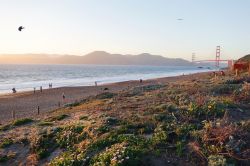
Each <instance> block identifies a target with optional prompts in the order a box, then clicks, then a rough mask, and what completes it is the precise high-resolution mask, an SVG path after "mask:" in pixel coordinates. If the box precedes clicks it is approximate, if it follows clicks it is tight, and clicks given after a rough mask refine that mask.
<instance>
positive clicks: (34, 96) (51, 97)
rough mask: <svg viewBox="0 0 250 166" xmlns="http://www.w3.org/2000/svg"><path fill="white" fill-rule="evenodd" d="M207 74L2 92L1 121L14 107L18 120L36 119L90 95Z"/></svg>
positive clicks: (10, 113)
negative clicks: (63, 96) (34, 91)
mask: <svg viewBox="0 0 250 166" xmlns="http://www.w3.org/2000/svg"><path fill="white" fill-rule="evenodd" d="M208 73H211V72H200V73H195V74H189V75H181V76H171V77H162V78H156V79H147V80H143V82H142V83H140V82H139V80H131V81H123V82H117V83H107V84H103V85H99V86H78V87H60V88H52V89H44V90H43V91H42V92H40V91H39V90H37V91H36V93H33V91H28V92H19V93H16V94H7V95H0V124H4V123H7V122H10V121H11V120H13V117H12V116H13V115H12V114H13V113H12V112H13V110H14V111H15V119H18V118H28V117H32V118H34V117H39V116H40V115H43V114H46V113H48V112H50V111H52V110H55V109H58V108H60V107H62V105H65V104H69V103H73V102H76V101H80V100H83V99H85V98H87V97H90V96H95V95H98V94H101V93H104V92H111V93H117V92H119V91H122V90H128V89H130V88H134V87H136V86H145V85H152V84H167V83H170V82H175V81H186V80H190V79H194V78H197V77H198V78H200V77H201V76H202V75H207V74H208ZM104 88H108V90H106V91H105V90H104ZM62 94H65V100H64V99H63V98H62ZM59 103H60V104H59ZM59 105H60V107H59ZM38 106H39V109H40V110H39V111H40V114H39V115H37V107H38Z"/></svg>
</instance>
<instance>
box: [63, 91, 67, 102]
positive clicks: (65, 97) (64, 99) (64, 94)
mask: <svg viewBox="0 0 250 166" xmlns="http://www.w3.org/2000/svg"><path fill="white" fill-rule="evenodd" d="M62 98H63V101H64V100H65V98H66V97H65V94H64V92H63V93H62Z"/></svg>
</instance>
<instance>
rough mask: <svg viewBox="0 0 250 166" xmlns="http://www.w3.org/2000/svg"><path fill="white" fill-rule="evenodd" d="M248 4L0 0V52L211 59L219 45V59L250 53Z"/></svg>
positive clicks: (228, 0)
mask: <svg viewBox="0 0 250 166" xmlns="http://www.w3.org/2000/svg"><path fill="white" fill-rule="evenodd" d="M249 9H250V0H0V53H57V54H77V55H83V54H86V53H89V52H91V51H95V50H103V51H107V52H110V53H121V54H139V53H143V52H148V53H151V54H159V55H164V56H166V57H178V58H184V59H191V55H192V52H196V54H197V57H198V58H199V59H208V58H209V59H211V58H214V56H215V47H216V45H221V47H222V58H225V59H226V58H239V57H241V56H243V55H245V54H248V53H250V44H249V42H250V19H249V16H250V10H249ZM178 18H183V19H184V20H183V21H178V20H177V19H178ZM19 25H23V26H24V27H25V29H24V31H23V32H18V31H17V28H18V26H19Z"/></svg>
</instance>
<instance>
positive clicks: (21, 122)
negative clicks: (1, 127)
mask: <svg viewBox="0 0 250 166" xmlns="http://www.w3.org/2000/svg"><path fill="white" fill-rule="evenodd" d="M31 122H33V120H32V119H29V118H24V119H18V120H15V121H14V122H13V123H12V125H13V126H21V125H25V124H28V123H31Z"/></svg>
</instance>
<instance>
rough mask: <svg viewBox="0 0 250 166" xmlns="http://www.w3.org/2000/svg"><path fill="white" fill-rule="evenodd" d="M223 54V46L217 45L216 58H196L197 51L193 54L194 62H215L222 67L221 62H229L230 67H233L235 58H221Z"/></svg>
mask: <svg viewBox="0 0 250 166" xmlns="http://www.w3.org/2000/svg"><path fill="white" fill-rule="evenodd" d="M220 56H221V47H220V46H216V52H215V59H208V60H195V58H196V57H195V53H193V54H192V62H193V63H203V62H214V63H215V67H216V68H219V67H220V62H227V65H228V68H229V69H231V68H232V66H233V63H234V60H232V59H220Z"/></svg>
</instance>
